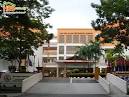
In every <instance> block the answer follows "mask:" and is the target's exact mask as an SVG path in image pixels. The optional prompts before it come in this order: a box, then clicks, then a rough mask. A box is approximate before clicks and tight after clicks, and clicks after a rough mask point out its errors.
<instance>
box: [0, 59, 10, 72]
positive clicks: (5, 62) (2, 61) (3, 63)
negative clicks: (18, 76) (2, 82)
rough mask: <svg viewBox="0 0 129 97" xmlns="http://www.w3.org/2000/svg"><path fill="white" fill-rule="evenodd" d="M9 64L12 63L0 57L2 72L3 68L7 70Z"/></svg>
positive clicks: (0, 69)
mask: <svg viewBox="0 0 129 97" xmlns="http://www.w3.org/2000/svg"><path fill="white" fill-rule="evenodd" d="M9 65H10V64H9V62H8V61H5V60H2V59H0V72H2V71H3V70H5V71H6V70H8V66H9Z"/></svg>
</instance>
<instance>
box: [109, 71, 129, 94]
mask: <svg viewBox="0 0 129 97" xmlns="http://www.w3.org/2000/svg"><path fill="white" fill-rule="evenodd" d="M107 80H108V81H109V82H110V83H111V84H113V85H114V86H115V87H117V88H118V89H120V90H121V91H122V92H124V93H126V94H127V82H126V81H125V80H123V79H121V78H119V77H117V76H115V75H113V74H110V73H108V74H107Z"/></svg>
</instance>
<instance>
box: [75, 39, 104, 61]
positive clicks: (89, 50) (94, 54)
mask: <svg viewBox="0 0 129 97" xmlns="http://www.w3.org/2000/svg"><path fill="white" fill-rule="evenodd" d="M77 55H78V56H80V57H81V58H82V59H84V60H93V61H94V60H95V62H96V61H98V60H99V58H100V56H101V55H102V49H101V48H100V43H99V42H97V41H95V42H93V41H91V42H90V43H89V44H86V45H85V46H81V47H80V49H79V51H77Z"/></svg>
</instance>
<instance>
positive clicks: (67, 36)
mask: <svg viewBox="0 0 129 97" xmlns="http://www.w3.org/2000/svg"><path fill="white" fill-rule="evenodd" d="M66 43H72V35H66Z"/></svg>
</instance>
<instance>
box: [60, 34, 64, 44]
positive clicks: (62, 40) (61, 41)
mask: <svg viewBox="0 0 129 97" xmlns="http://www.w3.org/2000/svg"><path fill="white" fill-rule="evenodd" d="M64 42H65V41H64V35H59V43H64Z"/></svg>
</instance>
